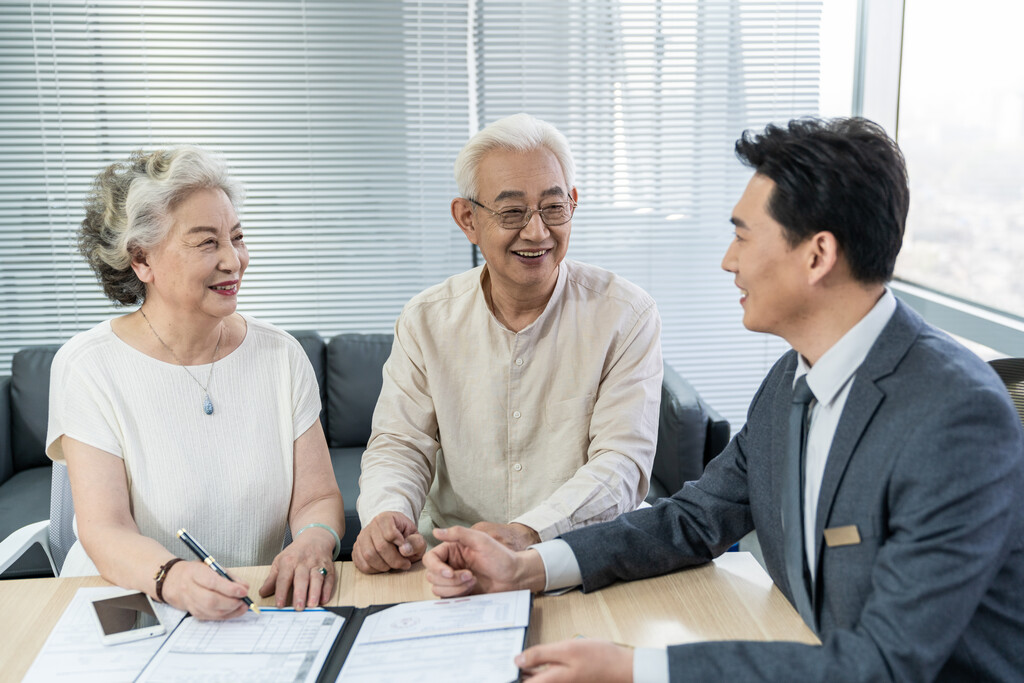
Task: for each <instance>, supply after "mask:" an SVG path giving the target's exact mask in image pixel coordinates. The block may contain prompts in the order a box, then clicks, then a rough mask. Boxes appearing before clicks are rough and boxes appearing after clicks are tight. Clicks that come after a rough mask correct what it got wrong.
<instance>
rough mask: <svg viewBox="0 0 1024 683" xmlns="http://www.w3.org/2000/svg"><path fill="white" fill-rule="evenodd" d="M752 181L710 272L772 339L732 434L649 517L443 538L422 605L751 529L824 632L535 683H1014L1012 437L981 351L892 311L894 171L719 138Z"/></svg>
mask: <svg viewBox="0 0 1024 683" xmlns="http://www.w3.org/2000/svg"><path fill="white" fill-rule="evenodd" d="M736 150H737V153H738V154H739V155H740V158H741V159H743V160H744V161H745V162H746V163H748V164H749V165H751V166H752V167H753V168H754V169H755V173H754V175H753V178H752V179H751V180H750V183H749V184H748V185H747V189H746V191H745V192H744V193H743V196H742V197H741V198H740V200H739V203H737V204H736V207H735V209H733V215H732V222H733V225H734V226H735V232H736V237H735V240H734V241H733V242H732V244H731V245H730V247H729V249H728V251H727V252H726V254H725V258H724V260H723V261H722V267H723V268H724V269H725V270H727V271H728V272H730V273H732V274H733V275H734V277H735V282H736V286H737V287H739V288H740V291H741V293H742V294H741V298H740V304H741V305H742V307H743V324H744V325H745V326H746V327H747V328H749V329H751V330H756V331H760V332H770V333H772V334H776V335H778V336H780V337H782V338H783V339H785V340H786V341H788V342H789V343H790V344H791V345H792V347H793V350H792V351H790V352H788V353H786V354H785V355H784V356H783V357H782V358H781V359H780V360H779V361H778V362H777V363H776V364H775V366H774V367H773V368H772V370H771V371H770V372H769V374H768V376H767V378H765V380H764V383H763V384H762V385H761V388H760V390H759V391H758V392H757V394H756V395H755V396H754V399H753V402H752V403H751V405H750V411H749V413H748V418H747V423H746V425H745V426H744V427H743V429H742V430H740V432H739V433H738V434H737V435H736V437H735V438H734V439H733V440H732V442H731V443H730V444H729V446H728V447H727V448H726V449H725V451H723V452H722V454H721V455H719V456H718V457H717V458H715V460H713V461H712V462H711V464H710V465H708V468H707V470H705V472H704V475H703V476H702V477H701V478H700V479H699V480H698V481H696V482H690V483H688V484H686V485H685V486H684V487H683V489H682V490H681V491H679V492H678V493H676V494H675V495H674V496H672V497H671V498H666V499H662V500H660V501H659V502H658V504H657V505H656V506H654V507H653V508H650V509H645V510H637V511H635V512H632V513H630V514H627V515H623V516H622V517H620V518H619V519H617V520H614V521H612V522H609V523H607V524H601V525H596V526H592V527H588V528H586V529H580V530H578V531H573V532H570V533H567V534H565V535H564V536H563V537H562V538H561V539H558V540H555V541H552V542H551V543H542V544H540V545H538V546H536V547H535V548H533V549H530V550H527V551H525V552H518V553H512V552H511V551H509V550H508V549H507V548H504V547H503V546H497V545H496V544H494V543H493V542H490V539H489V538H487V537H486V536H482V535H480V534H476V533H475V532H473V531H472V530H470V529H459V528H457V529H451V530H448V531H445V530H441V529H438V530H437V531H436V534H437V537H438V538H439V539H441V540H444V541H449V542H448V543H444V544H442V545H440V546H438V547H437V548H435V549H434V550H433V551H431V553H430V554H428V555H427V557H426V558H425V560H424V564H426V565H427V569H428V578H429V579H430V580H431V581H432V582H433V583H434V584H435V592H436V593H438V594H439V595H457V594H461V593H463V592H467V591H470V590H508V589H511V588H518V587H524V588H525V587H529V588H532V589H534V590H544V589H545V588H548V589H552V588H557V587H567V586H573V585H580V584H582V586H583V589H584V590H587V591H590V590H595V589H597V588H600V587H602V586H605V585H607V584H609V583H612V582H613V581H616V580H623V579H627V580H628V579H638V578H643V577H646V576H653V575H656V574H663V573H665V572H670V571H674V570H676V569H680V568H682V567H686V566H691V565H695V564H699V563H702V562H707V561H708V560H710V559H711V558H713V557H715V556H717V555H719V554H720V553H722V552H723V551H724V550H725V549H726V548H728V547H729V546H730V545H731V544H732V543H733V542H735V541H736V540H737V539H739V538H740V537H741V536H743V535H744V534H746V533H747V532H748V531H750V530H751V529H755V528H756V529H757V533H758V537H759V540H760V542H761V548H762V550H763V552H764V560H765V563H766V565H767V568H768V572H769V574H771V577H772V579H773V580H774V581H775V583H776V584H777V585H778V586H779V588H781V589H782V591H783V592H784V593H785V594H786V595H787V597H788V598H789V599H790V601H791V602H792V603H793V605H794V606H795V607H796V608H797V610H798V611H799V612H800V615H801V616H802V617H803V619H804V621H805V622H806V623H807V624H808V626H810V627H811V628H812V629H814V631H815V632H816V633H818V634H819V636H820V637H821V640H822V645H821V646H810V645H801V644H797V643H763V642H710V643H693V644H688V645H676V646H673V647H669V648H668V649H667V650H660V651H659V650H637V651H635V652H634V651H632V650H627V649H625V648H623V647H620V646H617V645H613V644H611V643H600V642H594V641H569V642H566V643H557V644H550V645H540V646H537V647H535V648H531V649H529V650H527V651H526V652H524V653H523V654H522V655H520V658H519V665H520V666H521V667H522V668H524V669H536V668H537V667H542V666H545V665H546V667H545V668H544V670H543V671H542V672H540V673H539V675H537V676H536V677H535V678H531V679H530V680H531V681H536V682H537V683H542V682H544V681H555V680H585V681H593V682H595V683H599V682H600V681H628V680H636V681H664V680H669V679H670V678H671V679H672V680H694V681H712V680H734V681H753V680H766V681H783V680H786V681H824V680H829V681H889V680H895V681H911V680H913V681H917V680H920V681H930V680H936V679H939V680H955V681H981V680H984V681H997V680H998V681H1019V680H1021V675H1022V672H1024V648H1022V647H1021V644H1022V643H1024V506H1021V502H1020V501H1021V498H1022V496H1024V434H1022V431H1021V424H1020V421H1019V420H1018V418H1017V415H1016V412H1015V411H1014V409H1013V406H1012V404H1011V403H1010V399H1009V395H1008V394H1007V392H1006V389H1005V387H1004V386H1003V385H1002V383H1001V382H1000V381H999V379H998V378H997V377H996V375H995V373H994V372H992V370H991V369H990V368H989V367H988V366H987V365H986V364H985V363H983V362H982V361H981V360H980V359H979V358H978V357H977V356H975V355H974V354H972V353H971V352H969V351H968V350H967V349H965V348H963V347H962V346H960V345H959V344H957V343H956V342H955V341H953V340H952V339H950V338H949V337H948V336H947V335H945V334H943V333H942V332H940V331H938V330H936V329H934V328H932V327H930V326H929V325H928V324H927V323H925V322H924V321H923V320H922V319H921V318H920V317H919V316H918V315H917V314H915V313H914V312H913V311H911V310H910V309H909V308H907V307H906V306H904V305H903V304H901V303H899V302H897V301H896V300H895V298H894V297H893V295H892V292H891V291H889V289H888V288H886V286H885V282H886V280H888V279H889V278H890V277H891V276H892V271H893V264H894V263H895V261H896V255H897V253H899V250H900V245H901V241H902V237H903V226H904V220H905V218H906V215H907V208H908V203H909V191H908V189H907V180H906V171H905V169H904V164H903V157H902V155H901V154H900V152H899V150H898V149H897V148H896V146H895V144H894V143H892V141H890V140H889V139H888V138H887V137H886V136H885V134H884V133H883V132H882V130H881V129H880V128H878V127H877V126H875V125H874V124H872V123H870V122H867V121H864V120H863V119H838V120H835V121H829V122H822V121H816V120H803V121H794V122H791V123H790V124H789V126H788V127H785V128H780V127H776V126H769V127H768V128H767V129H766V130H765V132H764V133H763V134H762V135H759V136H757V135H751V134H749V133H748V134H745V135H744V136H743V138H742V139H741V140H740V141H739V142H737V144H736Z"/></svg>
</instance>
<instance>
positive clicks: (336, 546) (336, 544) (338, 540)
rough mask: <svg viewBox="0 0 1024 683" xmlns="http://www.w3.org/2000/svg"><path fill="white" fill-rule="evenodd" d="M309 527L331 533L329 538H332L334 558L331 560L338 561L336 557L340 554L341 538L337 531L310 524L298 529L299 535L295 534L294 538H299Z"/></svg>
mask: <svg viewBox="0 0 1024 683" xmlns="http://www.w3.org/2000/svg"><path fill="white" fill-rule="evenodd" d="M310 527H317V528H320V529H327V530H328V531H330V532H331V536H334V557H333V558H331V559H333V560H337V559H338V555H340V554H341V538H340V537H339V536H338V532H337V531H335V530H334V529H332V528H331V527H329V526H327V525H326V524H321V523H320V522H313V523H312V524H307V525H306V526H304V527H302V528H301V529H299V533H297V534H295V538H298V537H299V536H301V535H302V532H303V531H305V530H306V529H308V528H310Z"/></svg>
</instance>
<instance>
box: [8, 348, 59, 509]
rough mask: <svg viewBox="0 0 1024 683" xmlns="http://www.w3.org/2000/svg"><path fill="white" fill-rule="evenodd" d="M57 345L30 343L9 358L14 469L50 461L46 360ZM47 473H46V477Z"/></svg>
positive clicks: (50, 357)
mask: <svg viewBox="0 0 1024 683" xmlns="http://www.w3.org/2000/svg"><path fill="white" fill-rule="evenodd" d="M59 348H60V345H59V344H46V345H42V346H30V347H27V348H24V349H21V350H20V351H18V352H17V353H16V354H14V358H13V360H12V361H11V452H12V453H13V455H14V460H13V462H14V471H15V472H21V471H22V470H27V469H29V468H32V467H45V466H47V465H49V464H50V460H49V459H48V458H47V457H46V444H45V441H46V416H47V414H48V413H49V408H50V364H51V363H53V357H54V355H55V354H56V353H57V349H59ZM49 476H50V475H49V473H47V475H46V477H47V479H49ZM42 519H46V515H43V517H42Z"/></svg>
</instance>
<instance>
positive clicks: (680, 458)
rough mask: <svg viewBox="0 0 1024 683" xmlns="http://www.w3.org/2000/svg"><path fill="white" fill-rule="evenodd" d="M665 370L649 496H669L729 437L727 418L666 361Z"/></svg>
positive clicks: (697, 473)
mask: <svg viewBox="0 0 1024 683" xmlns="http://www.w3.org/2000/svg"><path fill="white" fill-rule="evenodd" d="M664 370H665V374H664V379H662V384H661V410H660V413H659V416H658V445H657V450H656V451H655V456H654V469H653V471H652V473H651V479H652V481H651V494H652V497H658V496H665V495H671V494H673V493H675V492H676V491H678V490H679V489H680V488H682V486H683V484H684V483H685V482H687V481H693V480H695V479H699V478H700V475H701V473H703V471H704V465H705V464H707V462H708V461H709V460H710V459H711V458H712V457H714V456H715V455H717V454H718V453H719V451H721V449H722V448H724V447H725V444H726V443H728V440H729V423H728V421H726V420H725V419H723V418H722V416H721V415H719V413H718V412H717V411H715V410H714V409H713V408H711V406H709V405H708V404H707V403H706V402H705V401H704V400H703V399H702V398H701V397H700V394H698V393H697V390H696V389H694V388H693V385H691V384H690V383H689V382H688V381H686V380H685V379H683V377H682V376H680V375H679V373H678V372H676V371H675V369H674V368H673V367H672V366H671V365H669V364H668V363H665V368H664ZM716 449H717V450H716Z"/></svg>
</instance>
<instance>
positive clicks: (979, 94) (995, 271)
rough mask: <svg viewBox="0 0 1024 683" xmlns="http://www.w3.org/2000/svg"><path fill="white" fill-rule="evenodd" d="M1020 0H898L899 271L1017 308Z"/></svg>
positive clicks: (1023, 225) (1022, 292)
mask: <svg viewBox="0 0 1024 683" xmlns="http://www.w3.org/2000/svg"><path fill="white" fill-rule="evenodd" d="M1022 23H1024V3H1016V2H1005V1H1003V0H977V1H975V2H972V3H970V4H969V5H964V4H963V3H962V2H958V1H956V0H907V1H906V13H905V16H904V27H903V59H902V72H901V76H900V101H899V129H898V139H899V143H900V147H901V148H902V149H903V153H904V155H906V158H907V170H908V173H909V176H910V198H911V204H910V215H909V217H908V221H907V234H906V237H905V240H904V246H903V251H902V253H901V255H900V259H899V261H898V262H897V264H896V275H897V276H898V277H900V278H902V279H905V280H909V281H913V282H915V283H917V284H921V285H924V286H926V287H930V288H932V289H935V290H938V291H941V292H943V293H946V294H950V295H952V296H955V297H959V298H961V299H966V300H968V301H971V302H974V303H978V304H982V305H984V306H988V307H991V308H996V309H1000V310H1002V311H1005V312H1008V313H1011V314H1013V315H1017V316H1024V286H1021V276H1020V273H1021V264H1024V44H1022V43H1021V41H1020V35H1019V34H1020V26H1021V25H1022Z"/></svg>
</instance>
